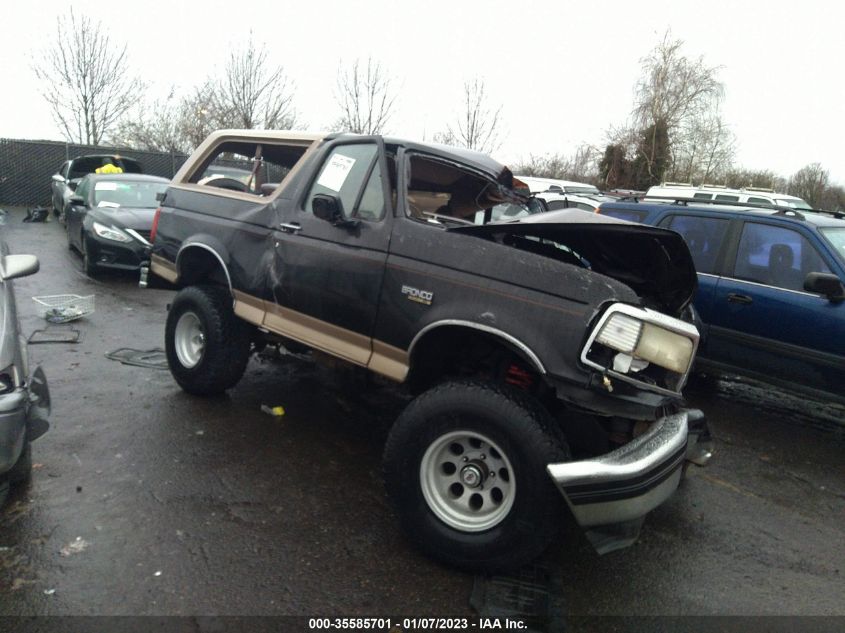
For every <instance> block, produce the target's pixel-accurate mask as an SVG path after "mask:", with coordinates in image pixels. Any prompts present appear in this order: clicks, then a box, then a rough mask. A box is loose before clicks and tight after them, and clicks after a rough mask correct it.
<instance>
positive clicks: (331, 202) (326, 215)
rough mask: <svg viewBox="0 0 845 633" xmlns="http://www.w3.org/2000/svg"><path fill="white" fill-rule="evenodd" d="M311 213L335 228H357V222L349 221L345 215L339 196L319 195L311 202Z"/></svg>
mask: <svg viewBox="0 0 845 633" xmlns="http://www.w3.org/2000/svg"><path fill="white" fill-rule="evenodd" d="M311 211H312V212H313V213H314V216H315V217H317V218H320V219H321V220H325V221H326V222H328V223H329V224H331V225H333V226H345V227H352V226H357V224H358V223H357V222H356V221H355V220H347V219H346V218H345V217H344V215H343V203H342V202H341V201H340V198H338V197H337V196H332V195H329V194H327V193H318V194H316V195H315V196H314V198H313V199H312V200H311Z"/></svg>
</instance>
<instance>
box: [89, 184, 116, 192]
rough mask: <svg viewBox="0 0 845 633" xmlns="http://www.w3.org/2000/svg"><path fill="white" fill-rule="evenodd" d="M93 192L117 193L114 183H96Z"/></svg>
mask: <svg viewBox="0 0 845 633" xmlns="http://www.w3.org/2000/svg"><path fill="white" fill-rule="evenodd" d="M94 191H117V183H116V182H97V183H94Z"/></svg>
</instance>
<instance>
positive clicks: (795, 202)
mask: <svg viewBox="0 0 845 633" xmlns="http://www.w3.org/2000/svg"><path fill="white" fill-rule="evenodd" d="M775 204H779V205H781V206H786V207H792V208H793V209H799V210H800V211H812V210H813V207H811V206H810V205H809V204H807V203H806V202H804V201H803V200H802V199H801V198H790V199H788V200H787V199H786V198H776V199H775Z"/></svg>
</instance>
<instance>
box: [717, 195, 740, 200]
mask: <svg viewBox="0 0 845 633" xmlns="http://www.w3.org/2000/svg"><path fill="white" fill-rule="evenodd" d="M716 200H721V201H723V202H739V196H731V195H728V194H726V193H720V194H719V195H717V196H716Z"/></svg>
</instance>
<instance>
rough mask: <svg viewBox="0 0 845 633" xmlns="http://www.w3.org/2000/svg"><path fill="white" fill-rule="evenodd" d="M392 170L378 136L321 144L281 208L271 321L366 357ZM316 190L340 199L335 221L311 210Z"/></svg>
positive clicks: (342, 353)
mask: <svg viewBox="0 0 845 633" xmlns="http://www.w3.org/2000/svg"><path fill="white" fill-rule="evenodd" d="M390 169H393V170H394V171H395V163H392V164H390V165H389V164H388V160H387V158H386V155H385V151H384V144H383V142H382V141H381V139H377V138H366V137H362V138H356V139H354V140H348V139H344V140H342V141H341V142H340V143H336V144H334V145H332V146H329V147H327V148H326V149H325V151H324V152H323V155H322V164H321V166H320V167H319V169H317V170H316V172H315V173H316V176H315V177H314V178H313V180H312V181H311V182H310V183H309V184H308V185H307V186H306V188H305V192H304V195H302V196H301V198H300V200H299V201H298V203H297V204H295V205H292V206H289V207H287V208H286V210H284V211H282V212H280V217H279V221H278V224H277V225H276V229H275V232H274V246H275V258H274V264H273V273H274V274H273V275H272V278H271V288H270V290H271V296H272V303H271V304H270V306H269V310H268V314H267V317H266V320H265V324H266V325H267V326H268V327H270V328H271V329H274V330H276V331H279V332H282V333H285V334H287V335H289V336H291V338H294V339H296V340H299V341H302V342H304V343H306V344H308V345H310V346H312V347H315V348H317V349H321V350H323V351H326V352H329V353H331V354H333V355H335V356H339V357H341V358H344V359H345V360H348V361H351V362H353V363H356V364H359V365H366V364H367V363H368V362H369V360H370V356H371V352H372V333H373V328H374V325H375V321H376V316H377V314H378V306H379V296H380V291H381V285H382V280H383V277H384V269H385V262H386V259H387V249H388V244H389V241H390V230H391V226H392V218H393V212H392V204H391V203H392V198H393V196H392V195H391V193H390V192H391V187H392V185H391V182H395V177H392V176H391V175H390V171H389V170H390ZM317 194H323V195H329V196H331V197H332V198H334V200H335V201H336V202H337V204H339V205H340V208H341V218H340V221H338V222H335V223H332V222H331V221H328V220H325V219H320V218H318V217H317V216H315V215H314V213H313V209H312V201H313V200H314V197H315V196H316V195H317Z"/></svg>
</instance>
